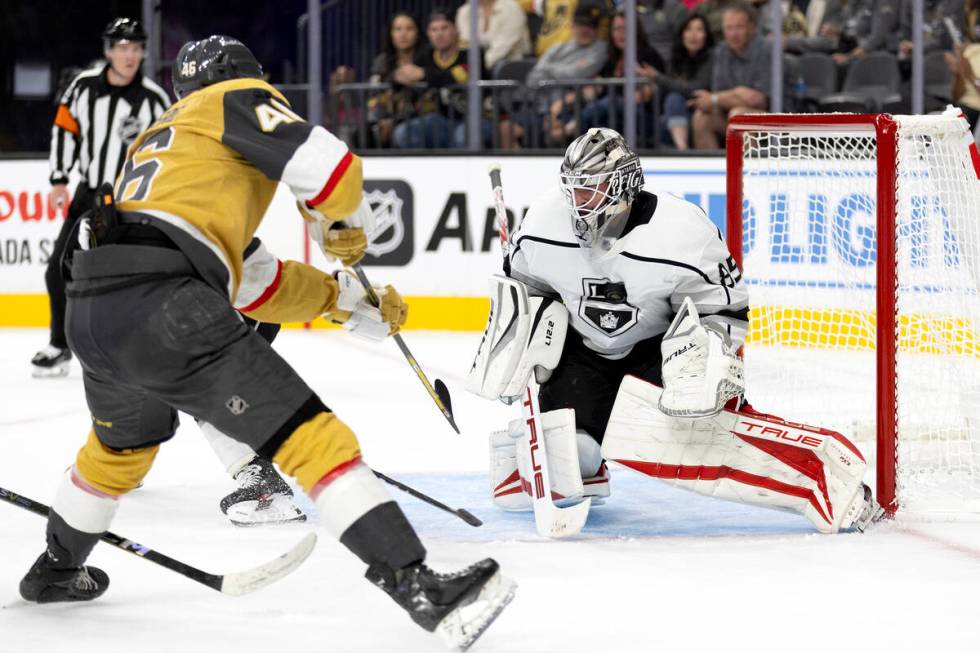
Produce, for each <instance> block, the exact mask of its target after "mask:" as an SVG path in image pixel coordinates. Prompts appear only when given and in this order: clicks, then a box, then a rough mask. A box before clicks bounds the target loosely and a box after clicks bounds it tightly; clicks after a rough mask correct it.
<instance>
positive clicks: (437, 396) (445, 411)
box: [351, 264, 459, 435]
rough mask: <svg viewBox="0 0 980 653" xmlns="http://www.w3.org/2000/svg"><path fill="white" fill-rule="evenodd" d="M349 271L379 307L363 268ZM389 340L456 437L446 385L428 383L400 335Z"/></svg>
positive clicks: (357, 266)
mask: <svg viewBox="0 0 980 653" xmlns="http://www.w3.org/2000/svg"><path fill="white" fill-rule="evenodd" d="M351 269H352V270H354V274H356V275H357V279H358V281H360V282H361V285H362V286H364V292H365V293H367V296H368V298H370V300H371V302H372V303H373V304H374V305H375V306H378V305H380V301H379V300H378V293H376V292H375V291H374V287H373V286H372V285H371V282H370V281H369V280H368V278H367V275H366V274H365V273H364V268H362V267H361V266H360V264H355V265H353V266H351ZM391 338H392V340H394V341H395V344H396V345H398V349H399V350H401V352H402V355H403V356H404V357H405V360H406V361H408V364H409V366H410V367H411V368H412V371H414V372H415V376H417V377H418V378H419V381H421V382H422V385H423V386H424V387H425V391H426V392H428V393H429V396H430V397H432V401H433V402H435V404H436V407H437V408H438V409H439V411H440V412H441V413H442V416H443V417H445V418H446V421H447V422H449V425H450V426H451V427H453V430H454V431H456V434H457V435H459V427H458V426H456V420H455V418H454V417H453V412H452V410H451V409H450V408H449V404H450V402H449V401H448V399H449V389H448V388H447V387H446V384H445V383H442V382H441V381H440V380H439V379H436V386H437V387H436V388H433V387H432V384H431V383H429V377H427V376H426V375H425V372H423V371H422V366H421V365H419V363H418V361H417V360H415V356H413V355H412V352H411V351H409V349H408V345H406V344H405V340H404V339H403V338H402V336H401V334H400V333H396V334H395V335H393V336H392V337H391ZM440 385H441V391H440V388H439V387H438V386H440ZM444 398H445V399H444Z"/></svg>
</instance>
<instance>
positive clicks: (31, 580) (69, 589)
mask: <svg viewBox="0 0 980 653" xmlns="http://www.w3.org/2000/svg"><path fill="white" fill-rule="evenodd" d="M54 564H55V563H54V560H53V559H52V558H51V556H50V555H49V554H48V552H47V551H45V552H44V553H42V554H41V557H40V558H38V559H37V562H35V563H34V566H33V567H31V570H30V571H28V572H27V575H26V576H24V579H23V580H22V581H20V595H21V596H22V597H24V600H26V601H34V602H36V603H56V602H60V601H91V600H92V599H97V598H99V597H100V596H102V594H103V593H105V591H106V589H107V588H108V587H109V576H108V575H107V574H106V573H105V572H104V571H102V570H101V569H98V568H96V567H76V568H71V569H56V568H54V567H53V566H52V565H54Z"/></svg>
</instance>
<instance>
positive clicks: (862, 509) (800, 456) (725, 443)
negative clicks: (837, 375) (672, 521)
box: [602, 376, 881, 533]
mask: <svg viewBox="0 0 980 653" xmlns="http://www.w3.org/2000/svg"><path fill="white" fill-rule="evenodd" d="M662 393H663V391H662V390H661V388H659V387H657V386H656V385H653V384H652V383H648V382H646V381H643V380H641V379H638V378H635V377H631V376H628V377H626V378H624V379H623V383H622V385H621V386H620V390H619V394H618V395H617V397H616V403H615V405H614V406H613V411H612V416H611V417H610V419H609V424H608V427H607V428H606V436H605V439H604V440H603V443H602V454H603V456H605V458H606V459H607V460H612V461H615V462H617V463H619V464H621V465H624V466H626V467H628V468H630V469H633V470H635V471H638V472H640V473H641V474H645V475H647V476H650V477H653V478H659V479H661V480H664V481H667V482H668V483H670V484H672V485H676V486H678V487H682V488H685V489H688V490H693V491H695V492H698V493H699V494H704V495H707V496H713V497H717V498H720V499H727V500H731V501H738V502H741V503H749V504H754V505H760V506H766V507H770V508H782V509H787V510H791V511H794V512H798V513H800V514H802V515H803V516H805V517H806V518H807V519H809V520H810V521H811V522H812V523H813V525H814V526H815V527H816V528H817V530H818V531H820V532H821V533H836V532H838V531H839V530H842V529H848V528H853V529H856V530H860V531H863V530H864V529H865V528H867V526H868V525H870V524H871V523H872V522H873V521H875V519H877V518H878V517H879V516H880V515H881V509H880V508H879V507H878V505H877V504H876V503H875V502H874V500H873V499H872V496H871V490H870V488H868V486H866V485H864V483H863V478H864V473H865V470H866V468H867V464H866V463H865V460H864V458H863V457H862V456H861V453H860V452H859V451H858V449H857V447H855V446H854V445H853V444H852V443H851V442H850V441H849V440H848V439H847V438H846V437H844V436H843V435H841V434H840V433H836V432H834V431H830V430H827V429H821V428H816V427H812V426H806V425H803V424H794V423H791V422H786V421H784V420H782V419H780V418H778V417H774V416H772V415H765V414H762V413H757V412H755V411H754V410H752V409H751V408H750V407H749V406H747V405H743V407H742V408H741V409H739V410H737V411H736V410H730V409H727V408H726V409H724V410H722V411H721V412H719V413H718V414H717V415H713V416H708V417H702V418H696V419H691V418H675V417H671V416H669V415H666V414H665V413H663V412H662V411H661V410H660V409H659V407H658V405H659V404H660V403H661V401H662Z"/></svg>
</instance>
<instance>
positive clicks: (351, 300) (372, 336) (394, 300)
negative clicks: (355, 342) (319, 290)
mask: <svg viewBox="0 0 980 653" xmlns="http://www.w3.org/2000/svg"><path fill="white" fill-rule="evenodd" d="M334 278H335V279H336V280H337V285H338V286H339V288H340V293H339V295H338V297H337V307H336V308H335V309H334V310H332V311H331V312H330V313H327V314H326V315H325V317H326V318H327V319H328V320H330V321H331V322H333V323H334V324H339V325H341V326H342V327H344V328H345V329H347V330H348V331H350V332H351V333H352V334H354V335H355V336H360V337H361V338H364V339H366V340H371V341H374V342H377V341H379V340H384V339H385V338H387V337H388V336H390V335H394V334H395V333H397V332H398V329H399V328H401V326H402V325H403V324H405V319H406V318H407V317H408V306H407V305H406V304H405V302H404V301H402V297H401V295H399V294H398V291H397V290H395V289H394V288H393V287H391V286H384V287H381V286H373V288H374V292H375V294H377V295H378V299H379V300H380V302H381V303H380V306H375V305H374V304H373V303H372V302H371V299H370V297H368V294H367V292H366V291H365V290H364V287H363V286H362V285H361V283H360V281H358V279H357V276H356V275H355V274H354V273H353V272H351V271H349V270H339V271H337V272H336V273H335V274H334Z"/></svg>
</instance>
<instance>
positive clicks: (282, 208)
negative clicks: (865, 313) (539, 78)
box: [0, 156, 725, 330]
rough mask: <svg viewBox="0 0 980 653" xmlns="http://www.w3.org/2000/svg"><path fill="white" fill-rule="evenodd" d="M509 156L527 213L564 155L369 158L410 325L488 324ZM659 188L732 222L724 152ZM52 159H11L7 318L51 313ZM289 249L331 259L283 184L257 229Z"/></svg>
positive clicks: (386, 274) (3, 296)
mask: <svg viewBox="0 0 980 653" xmlns="http://www.w3.org/2000/svg"><path fill="white" fill-rule="evenodd" d="M494 161H497V162H499V163H500V164H501V167H502V177H503V183H504V197H505V199H506V202H507V209H508V214H509V215H510V216H511V218H512V219H516V220H519V219H520V217H521V216H522V215H523V214H524V212H526V211H527V208H528V207H529V206H530V204H531V203H532V202H533V201H534V200H535V198H537V197H538V196H540V195H541V194H543V193H544V192H546V191H547V190H548V189H549V188H551V187H553V186H554V185H555V184H557V180H558V167H559V165H560V163H561V159H560V157H556V156H534V157H532V156H528V157H501V158H500V159H493V158H490V157H483V156H479V157H478V156H473V157H456V156H446V157H375V156H370V157H365V160H364V177H365V184H364V186H365V192H366V193H367V195H368V198H369V200H370V201H371V203H372V206H374V207H375V209H376V213H377V215H378V216H379V218H380V219H381V220H382V222H383V224H384V225H386V226H385V228H384V229H383V231H382V232H380V235H379V237H378V239H377V241H376V242H375V243H374V245H373V246H372V250H371V251H370V254H369V256H368V257H367V258H366V259H365V261H364V264H365V266H366V268H367V273H368V275H369V276H370V277H371V279H372V281H374V282H375V283H390V284H392V285H394V286H395V287H396V288H397V289H398V290H399V291H400V292H401V293H402V294H403V295H405V296H407V297H408V298H409V300H410V307H411V312H410V318H409V325H408V326H409V327H410V328H426V329H475V330H479V329H482V328H483V321H484V319H485V316H486V310H487V305H488V304H487V301H486V293H487V277H488V276H489V275H491V274H494V273H496V272H498V271H499V270H500V266H501V258H500V249H499V243H498V242H497V237H498V236H497V229H496V225H495V223H494V220H495V218H494V211H493V202H492V196H491V193H490V182H489V177H488V174H487V169H488V166H489V165H490V163H491V162H494ZM643 163H644V173H645V175H646V182H647V188H648V189H649V190H651V191H654V192H670V193H674V194H677V195H679V196H681V197H684V198H686V199H688V200H690V201H693V202H695V203H697V204H699V205H701V206H702V207H704V209H705V211H706V212H707V213H708V215H709V216H710V217H711V219H712V220H713V221H714V222H715V223H716V224H718V225H719V227H720V228H722V229H723V228H724V227H723V225H724V213H725V173H724V166H725V164H724V159H722V158H720V157H704V158H668V157H647V158H645V159H644V162H643ZM47 179H48V165H47V162H46V161H43V160H7V161H0V305H2V309H0V326H2V325H7V326H10V325H34V326H43V325H45V324H47V320H48V315H47V301H46V298H45V295H44V294H45V285H44V270H45V266H46V264H47V260H48V256H49V255H50V252H51V245H52V244H53V242H54V239H55V238H56V236H57V234H58V230H59V228H60V226H61V224H62V220H63V216H62V215H61V214H59V213H58V212H57V211H54V210H53V207H51V206H49V204H48V202H47V191H48V188H49V185H48V181H47ZM257 235H258V236H259V237H260V238H261V239H262V240H263V241H264V242H265V243H266V244H267V246H268V247H269V248H270V249H271V250H272V251H273V252H275V253H276V255H278V256H279V257H280V258H282V259H298V260H307V258H308V259H309V260H310V262H311V263H313V264H315V265H320V266H322V267H324V268H326V267H328V266H329V264H328V263H327V262H326V261H325V260H324V259H323V258H322V256H321V255H320V253H319V251H318V250H316V248H315V247H310V246H309V245H308V242H307V239H306V234H305V230H304V226H303V223H302V221H301V220H300V218H299V215H298V214H297V211H296V207H295V201H294V199H293V198H292V195H291V194H290V193H289V192H288V190H287V189H285V188H284V187H280V189H279V191H278V192H277V194H276V196H275V198H274V199H273V202H272V204H271V205H270V207H269V210H268V213H267V214H266V218H265V220H264V221H263V223H262V226H261V228H260V229H259V232H258V234H257Z"/></svg>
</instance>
